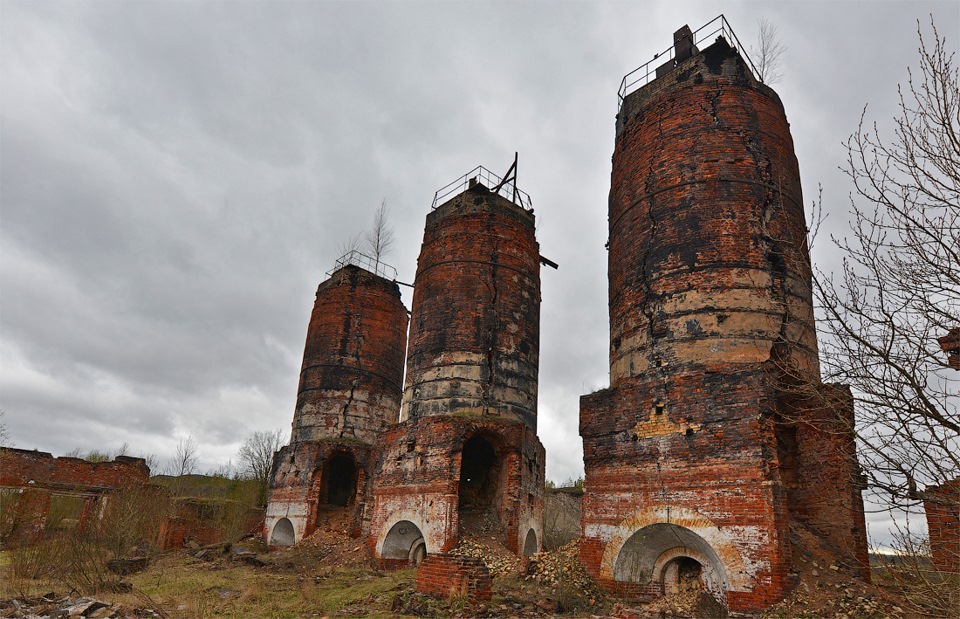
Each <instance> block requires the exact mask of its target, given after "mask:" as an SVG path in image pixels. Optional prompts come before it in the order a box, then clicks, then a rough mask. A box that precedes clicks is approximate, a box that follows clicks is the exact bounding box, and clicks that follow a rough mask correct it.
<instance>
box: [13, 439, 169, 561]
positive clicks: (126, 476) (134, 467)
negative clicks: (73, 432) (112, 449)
mask: <svg viewBox="0 0 960 619" xmlns="http://www.w3.org/2000/svg"><path fill="white" fill-rule="evenodd" d="M149 477H150V469H149V468H147V465H146V462H145V461H144V460H143V459H142V458H131V457H128V456H117V457H116V458H115V459H114V460H112V461H110V462H88V461H86V460H83V459H81V458H68V457H62V458H54V457H53V455H52V454H49V453H46V452H41V451H27V450H24V449H12V448H7V447H2V448H0V492H2V493H3V497H2V498H3V512H2V514H0V517H2V522H0V546H4V547H6V546H7V545H11V544H18V543H29V542H31V541H33V540H34V539H36V537H37V536H38V535H40V534H41V533H42V532H43V531H44V529H45V528H46V527H47V526H48V524H49V523H48V517H49V514H50V510H51V503H52V502H56V501H57V499H58V497H68V498H71V499H77V500H78V501H80V503H79V504H78V505H80V509H78V510H77V513H75V514H70V519H71V520H77V521H78V522H79V523H83V522H84V521H85V520H88V519H90V518H92V517H95V516H96V513H97V509H98V507H99V504H98V501H99V499H100V498H101V497H102V496H104V495H106V494H109V493H111V492H116V491H118V490H121V489H123V488H129V487H131V486H135V485H146V484H147V483H148V481H149Z"/></svg>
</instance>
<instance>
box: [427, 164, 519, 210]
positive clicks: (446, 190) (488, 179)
mask: <svg viewBox="0 0 960 619" xmlns="http://www.w3.org/2000/svg"><path fill="white" fill-rule="evenodd" d="M474 182H476V183H480V184H482V185H483V186H484V187H486V188H487V189H490V190H493V189H496V190H497V193H498V194H499V195H500V196H502V197H504V198H506V199H507V200H510V201H511V202H513V203H514V204H516V205H517V206H519V207H521V208H525V209H527V210H528V211H529V210H532V209H533V201H532V200H531V199H530V195H529V194H527V192H525V191H521V190H520V189H518V188H517V186H516V183H515V181H513V180H509V179H508V180H507V182H503V179H502V178H501V177H499V176H497V175H496V174H494V173H493V172H491V171H490V170H488V169H486V168H485V167H483V166H477V167H475V168H474V169H472V170H470V171H469V172H467V173H466V174H464V175H463V176H461V177H460V178H458V179H457V180H455V181H453V182H452V183H448V184H447V185H444V186H443V187H441V188H440V189H438V190H437V191H436V193H434V194H433V205H431V207H430V208H431V209H435V208H437V207H438V206H440V205H441V204H443V203H444V202H446V200H447V198H450V197H453V196H455V195H457V194H460V193H463V192H464V191H466V190H467V189H469V188H470V187H471V186H472V183H474Z"/></svg>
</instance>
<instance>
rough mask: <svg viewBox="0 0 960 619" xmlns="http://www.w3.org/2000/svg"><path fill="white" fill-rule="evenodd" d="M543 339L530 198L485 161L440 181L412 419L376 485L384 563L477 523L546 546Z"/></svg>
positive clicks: (406, 401)
mask: <svg viewBox="0 0 960 619" xmlns="http://www.w3.org/2000/svg"><path fill="white" fill-rule="evenodd" d="M514 183H515V181H514ZM454 194H456V195H454ZM505 195H506V196H509V197H504V196H505ZM448 198H449V199H448ZM539 348H540V256H539V245H538V244H537V241H536V238H535V234H534V215H533V210H532V209H531V208H529V198H527V197H526V194H524V193H523V192H520V191H519V190H516V188H515V186H511V185H509V184H507V183H504V182H503V181H501V180H500V179H499V178H498V177H496V176H494V175H492V174H490V173H489V172H487V171H486V170H485V169H483V168H477V169H476V170H474V171H473V172H471V173H469V174H467V175H465V176H464V177H463V178H461V179H460V180H458V181H455V182H454V183H451V185H449V186H448V187H446V188H444V189H442V190H440V191H438V192H437V198H436V199H435V200H434V209H433V210H432V212H431V213H430V214H429V215H428V216H427V223H426V228H425V231H424V237H423V245H422V248H421V251H420V258H419V260H418V266H417V275H416V280H415V281H414V294H413V307H412V311H411V325H410V346H409V350H408V352H407V377H406V383H405V389H404V397H403V409H402V413H401V424H400V425H398V426H397V427H395V428H393V429H391V430H390V431H389V432H388V433H387V434H386V435H385V437H384V440H383V445H384V451H383V457H382V459H381V462H380V467H379V469H378V471H377V475H376V481H375V484H374V514H373V521H372V525H371V534H370V540H369V541H370V545H371V547H372V548H373V550H374V552H375V554H376V556H377V557H378V558H379V559H380V560H381V561H382V562H383V563H384V564H387V565H389V564H391V563H405V562H407V561H410V560H413V561H416V560H418V559H419V557H421V556H422V555H423V554H424V553H436V552H445V551H447V550H450V549H452V548H453V547H454V546H456V544H457V543H458V540H459V537H460V534H461V531H462V530H463V531H469V530H471V529H473V528H475V527H482V528H485V529H487V530H489V529H497V530H500V531H501V532H502V541H503V543H504V544H505V545H506V546H507V547H509V548H510V549H512V550H513V551H514V552H516V553H518V554H520V553H526V554H532V553H534V552H536V551H537V550H539V548H540V545H541V543H542V539H543V525H542V521H543V483H544V451H543V446H542V445H541V444H540V441H539V439H537V435H536V414H537V372H538V363H539V358H538V355H539Z"/></svg>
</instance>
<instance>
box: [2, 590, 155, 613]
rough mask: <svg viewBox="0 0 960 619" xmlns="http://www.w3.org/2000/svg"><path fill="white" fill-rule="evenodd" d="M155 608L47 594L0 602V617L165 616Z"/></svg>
mask: <svg viewBox="0 0 960 619" xmlns="http://www.w3.org/2000/svg"><path fill="white" fill-rule="evenodd" d="M165 616H166V615H165V614H163V613H162V612H161V611H159V610H154V609H150V608H125V607H123V606H120V605H115V604H110V603H109V602H104V601H101V600H96V599H93V598H75V597H63V598H59V597H57V596H56V595H55V594H53V593H48V594H46V595H44V596H43V597H39V598H13V599H9V600H3V601H0V617H16V618H17V619H47V618H53V617H57V618H65V619H74V618H86V619H148V618H160V617H165Z"/></svg>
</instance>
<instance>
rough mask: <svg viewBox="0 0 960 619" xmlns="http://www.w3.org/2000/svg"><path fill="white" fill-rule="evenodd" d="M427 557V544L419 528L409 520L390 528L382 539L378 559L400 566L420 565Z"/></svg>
mask: <svg viewBox="0 0 960 619" xmlns="http://www.w3.org/2000/svg"><path fill="white" fill-rule="evenodd" d="M426 556H427V544H426V542H425V541H424V539H423V533H422V532H421V531H420V528H419V527H418V526H417V525H415V524H413V523H412V522H410V521H409V520H401V521H400V522H398V523H397V524H395V525H393V526H392V527H390V531H388V532H387V536H386V537H385V538H384V539H383V549H382V550H381V551H380V558H381V559H386V560H388V561H391V562H394V563H395V564H400V563H403V562H407V563H409V564H410V565H414V566H416V565H420V562H421V561H423V559H424V558H425V557H426Z"/></svg>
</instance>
